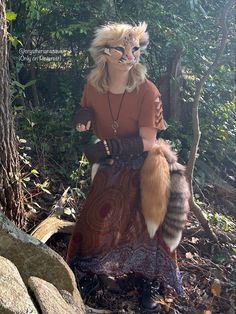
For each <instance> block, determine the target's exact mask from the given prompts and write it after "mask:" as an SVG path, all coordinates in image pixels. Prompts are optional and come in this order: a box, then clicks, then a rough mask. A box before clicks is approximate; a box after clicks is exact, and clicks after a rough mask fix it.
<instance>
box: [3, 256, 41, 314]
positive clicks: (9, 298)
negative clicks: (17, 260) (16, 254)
mask: <svg viewBox="0 0 236 314" xmlns="http://www.w3.org/2000/svg"><path fill="white" fill-rule="evenodd" d="M0 313H1V314H10V313H12V314H13V313H14V314H37V313H38V311H37V310H36V308H35V306H34V304H33V302H32V301H31V299H30V296H29V294H28V291H27V288H26V286H25V284H24V282H23V280H22V278H21V276H20V274H19V272H18V270H17V268H16V266H15V265H14V264H13V263H12V262H11V261H9V260H8V259H6V258H5V257H2V256H0Z"/></svg>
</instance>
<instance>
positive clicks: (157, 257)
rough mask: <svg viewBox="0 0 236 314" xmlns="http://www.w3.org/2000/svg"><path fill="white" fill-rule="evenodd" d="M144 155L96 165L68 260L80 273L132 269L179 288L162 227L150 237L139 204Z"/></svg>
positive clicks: (172, 255) (118, 273)
mask: <svg viewBox="0 0 236 314" xmlns="http://www.w3.org/2000/svg"><path fill="white" fill-rule="evenodd" d="M143 161H144V157H143V156H142V157H140V158H139V159H136V160H132V161H129V162H121V161H117V162H115V163H114V164H113V165H112V166H110V165H107V164H104V165H100V167H99V170H98V172H97V174H96V176H95V178H94V181H93V183H92V186H91V189H90V191H89V193H88V196H87V199H86V201H85V204H84V207H83V209H82V211H81V214H80V216H79V218H78V220H77V223H76V226H75V229H74V232H73V234H72V237H71V240H70V243H69V248H68V255H67V261H68V263H71V262H72V261H76V268H77V269H78V271H79V272H80V273H81V274H82V273H87V272H92V273H96V274H106V275H109V276H114V277H116V276H121V275H123V274H128V273H134V274H138V275H142V276H143V277H146V278H150V279H158V280H160V281H162V283H163V285H164V286H170V287H172V288H174V289H175V290H176V292H177V293H179V294H182V292H183V290H182V284H181V278H180V274H179V270H178V267H177V264H176V253H175V252H174V253H170V252H169V250H168V247H167V246H166V245H165V243H164V242H163V240H162V236H161V231H159V232H158V233H157V234H156V235H155V237H154V238H153V239H150V237H149V235H148V232H147V228H146V225H145V222H144V218H143V215H142V213H141V208H140V204H141V203H140V168H141V166H142V164H143Z"/></svg>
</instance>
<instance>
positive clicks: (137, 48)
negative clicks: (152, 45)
mask: <svg viewBox="0 0 236 314" xmlns="http://www.w3.org/2000/svg"><path fill="white" fill-rule="evenodd" d="M139 49H140V47H133V49H132V51H133V52H136V51H138V50H139Z"/></svg>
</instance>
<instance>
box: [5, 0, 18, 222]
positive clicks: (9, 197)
mask: <svg viewBox="0 0 236 314" xmlns="http://www.w3.org/2000/svg"><path fill="white" fill-rule="evenodd" d="M5 9H6V2H5V0H0V210H2V211H3V212H4V213H5V214H6V215H7V217H9V218H10V219H11V220H13V221H14V222H15V223H16V225H17V226H19V227H21V226H22V225H23V192H22V189H21V185H20V183H19V179H20V168H19V157H18V154H17V141H16V135H15V130H14V125H13V118H12V115H11V110H10V109H11V108H10V96H9V76H8V72H9V71H8V51H7V24H6V19H5Z"/></svg>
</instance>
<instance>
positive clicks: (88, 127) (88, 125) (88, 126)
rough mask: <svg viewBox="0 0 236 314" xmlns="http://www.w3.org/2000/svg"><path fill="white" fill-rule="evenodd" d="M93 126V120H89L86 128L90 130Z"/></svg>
mask: <svg viewBox="0 0 236 314" xmlns="http://www.w3.org/2000/svg"><path fill="white" fill-rule="evenodd" d="M90 127H91V121H88V123H87V124H86V130H89V129H90Z"/></svg>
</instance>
